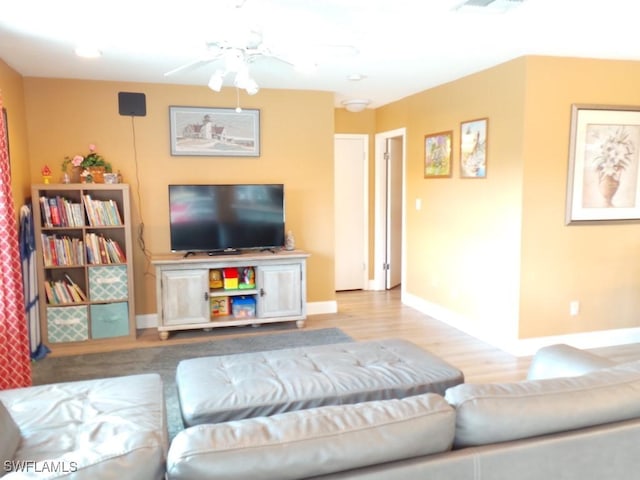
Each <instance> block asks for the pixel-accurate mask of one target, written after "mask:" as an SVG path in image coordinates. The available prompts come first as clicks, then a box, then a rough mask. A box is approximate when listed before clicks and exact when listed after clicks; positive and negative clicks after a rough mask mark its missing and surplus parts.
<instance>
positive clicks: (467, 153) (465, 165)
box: [460, 118, 489, 178]
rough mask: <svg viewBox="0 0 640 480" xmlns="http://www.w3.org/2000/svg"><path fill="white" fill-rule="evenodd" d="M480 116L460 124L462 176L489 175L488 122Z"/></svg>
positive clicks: (480, 176) (478, 176)
mask: <svg viewBox="0 0 640 480" xmlns="http://www.w3.org/2000/svg"><path fill="white" fill-rule="evenodd" d="M488 122H489V120H488V119H486V118H479V119H476V120H469V121H468V122H462V123H461V124H460V178H486V177H487V124H488Z"/></svg>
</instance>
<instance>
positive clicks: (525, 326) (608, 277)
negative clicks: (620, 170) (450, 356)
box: [520, 57, 640, 338]
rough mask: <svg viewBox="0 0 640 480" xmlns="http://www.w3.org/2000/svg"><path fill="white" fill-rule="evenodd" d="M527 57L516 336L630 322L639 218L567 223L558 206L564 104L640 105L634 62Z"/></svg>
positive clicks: (565, 133) (634, 322) (637, 273)
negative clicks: (572, 305) (575, 309)
mask: <svg viewBox="0 0 640 480" xmlns="http://www.w3.org/2000/svg"><path fill="white" fill-rule="evenodd" d="M526 65H527V68H526V71H527V89H526V91H527V95H526V99H525V110H526V127H527V128H526V133H525V138H524V143H523V152H524V162H525V170H524V188H523V228H522V259H521V263H522V276H521V279H520V282H521V304H520V336H521V337H523V338H527V337H536V336H541V335H560V334H567V333H575V332H587V331H594V330H605V329H616V328H627V327H638V326H639V325H640V319H639V317H638V312H639V311H640V295H638V292H640V228H639V225H638V223H639V222H638V221H625V222H616V223H609V224H591V225H575V224H574V225H569V226H566V225H565V222H564V214H565V205H566V184H567V165H568V152H569V125H570V118H571V104H573V103H576V104H599V105H640V89H638V85H639V84H640V63H638V62H623V61H596V60H585V59H560V58H545V57H530V58H528V59H527V62H526ZM572 300H578V301H579V302H580V314H579V315H578V316H573V317H572V316H570V315H569V302H571V301H572Z"/></svg>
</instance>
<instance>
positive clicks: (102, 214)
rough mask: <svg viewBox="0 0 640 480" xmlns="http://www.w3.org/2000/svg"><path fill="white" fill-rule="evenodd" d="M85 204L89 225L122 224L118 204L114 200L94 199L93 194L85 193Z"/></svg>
mask: <svg viewBox="0 0 640 480" xmlns="http://www.w3.org/2000/svg"><path fill="white" fill-rule="evenodd" d="M84 206H85V209H86V211H87V218H88V219H89V225H91V226H92V227H95V226H102V225H122V218H121V217H120V211H119V210H118V204H117V203H116V202H115V201H114V200H94V199H92V198H91V195H89V194H85V195H84Z"/></svg>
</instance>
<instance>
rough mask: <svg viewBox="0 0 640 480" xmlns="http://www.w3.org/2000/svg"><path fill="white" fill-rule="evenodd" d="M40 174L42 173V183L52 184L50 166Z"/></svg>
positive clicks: (45, 167) (46, 166)
mask: <svg viewBox="0 0 640 480" xmlns="http://www.w3.org/2000/svg"><path fill="white" fill-rule="evenodd" d="M40 173H42V183H51V169H50V168H49V165H45V166H44V167H42V170H40Z"/></svg>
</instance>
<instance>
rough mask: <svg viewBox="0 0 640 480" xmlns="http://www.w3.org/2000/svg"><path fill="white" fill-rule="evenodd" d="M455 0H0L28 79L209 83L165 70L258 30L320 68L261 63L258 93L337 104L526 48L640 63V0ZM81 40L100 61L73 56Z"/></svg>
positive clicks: (3, 48)
mask: <svg viewBox="0 0 640 480" xmlns="http://www.w3.org/2000/svg"><path fill="white" fill-rule="evenodd" d="M462 1H463V0H385V1H382V0H245V1H244V2H242V1H241V0H240V1H239V0H204V1H203V0H181V1H179V2H178V1H175V0H156V1H153V2H152V1H148V0H126V1H125V0H109V1H104V0H100V1H96V0H57V1H52V0H1V1H0V58H1V59H3V60H4V61H5V62H6V63H8V64H9V65H10V66H11V67H13V68H14V69H15V70H17V71H18V72H19V73H20V74H22V75H23V76H29V77H31V76H33V77H59V78H79V79H94V80H113V81H132V82H152V83H167V84H169V83H172V84H188V85H206V83H207V81H208V79H209V76H210V75H211V74H212V73H213V71H214V70H215V68H216V66H215V64H208V65H205V66H202V67H200V68H197V69H193V70H189V71H182V72H179V73H177V74H175V75H172V76H169V77H166V76H165V75H164V73H165V72H167V71H169V70H171V69H174V68H176V67H178V66H180V65H182V64H185V63H187V62H191V61H193V60H195V59H197V58H200V56H201V55H202V53H203V51H204V47H205V43H206V42H210V41H219V40H230V41H233V38H232V37H233V36H234V35H238V32H246V31H247V30H248V29H249V28H252V27H259V28H260V29H261V30H262V32H263V39H264V43H265V45H268V46H269V47H270V48H271V50H273V51H274V52H277V53H282V54H285V55H295V54H297V53H300V52H301V51H302V52H303V53H304V54H305V55H306V56H307V57H308V58H311V59H314V60H316V61H317V63H318V68H317V70H316V71H315V72H313V73H305V74H303V73H298V72H296V71H295V70H294V69H293V68H292V67H291V66H289V65H287V64H285V63H282V62H279V61H277V60H274V59H262V60H259V61H257V62H255V63H253V64H252V67H251V74H252V76H253V77H254V78H255V79H256V81H257V82H258V84H259V85H260V87H261V88H284V89H303V90H323V91H331V92H334V93H335V103H336V106H339V105H340V104H341V101H342V100H344V99H352V98H364V99H369V100H371V105H370V107H373V108H375V107H379V106H381V105H385V104H387V103H390V102H393V101H395V100H398V99H400V98H403V97H406V96H408V95H411V94H413V93H416V92H420V91H422V90H426V89H428V88H431V87H434V86H437V85H440V84H443V83H446V82H448V81H451V80H455V79H457V78H460V77H463V76H465V75H468V74H470V73H473V72H476V71H479V70H483V69H485V68H488V67H491V66H493V65H496V64H499V63H502V62H504V61H507V60H510V59H513V58H516V57H519V56H522V55H531V54H540V55H554V56H576V57H591V58H614V59H632V60H640V41H639V40H638V31H639V29H638V23H639V22H640V1H638V0H606V1H605V0H598V1H594V0H524V2H523V3H521V4H520V3H519V2H516V1H515V0H496V2H498V3H502V4H516V5H517V7H516V8H513V9H511V10H510V11H508V12H500V11H494V13H487V11H489V12H491V11H492V9H491V8H488V9H485V11H483V12H480V11H477V10H474V11H463V10H456V9H455V8H454V7H456V6H458V5H459V4H460V3H461V2H462ZM237 3H244V4H243V5H242V7H241V8H236V7H235V4H237ZM81 40H82V41H88V42H89V43H94V44H95V45H97V46H98V47H99V48H100V50H101V51H102V53H103V55H102V57H101V58H98V59H82V58H78V57H76V56H75V55H74V53H73V49H74V46H75V45H76V43H77V42H78V41H81ZM345 47H351V48H345ZM353 47H355V48H353ZM354 51H355V52H357V53H354ZM352 74H359V75H362V76H363V79H362V80H359V81H352V80H349V76H350V75H352ZM225 85H230V80H229V79H227V81H226V83H225ZM639 88H640V86H639ZM211 95H216V94H215V92H213V91H212V92H211ZM258 95H260V93H258Z"/></svg>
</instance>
